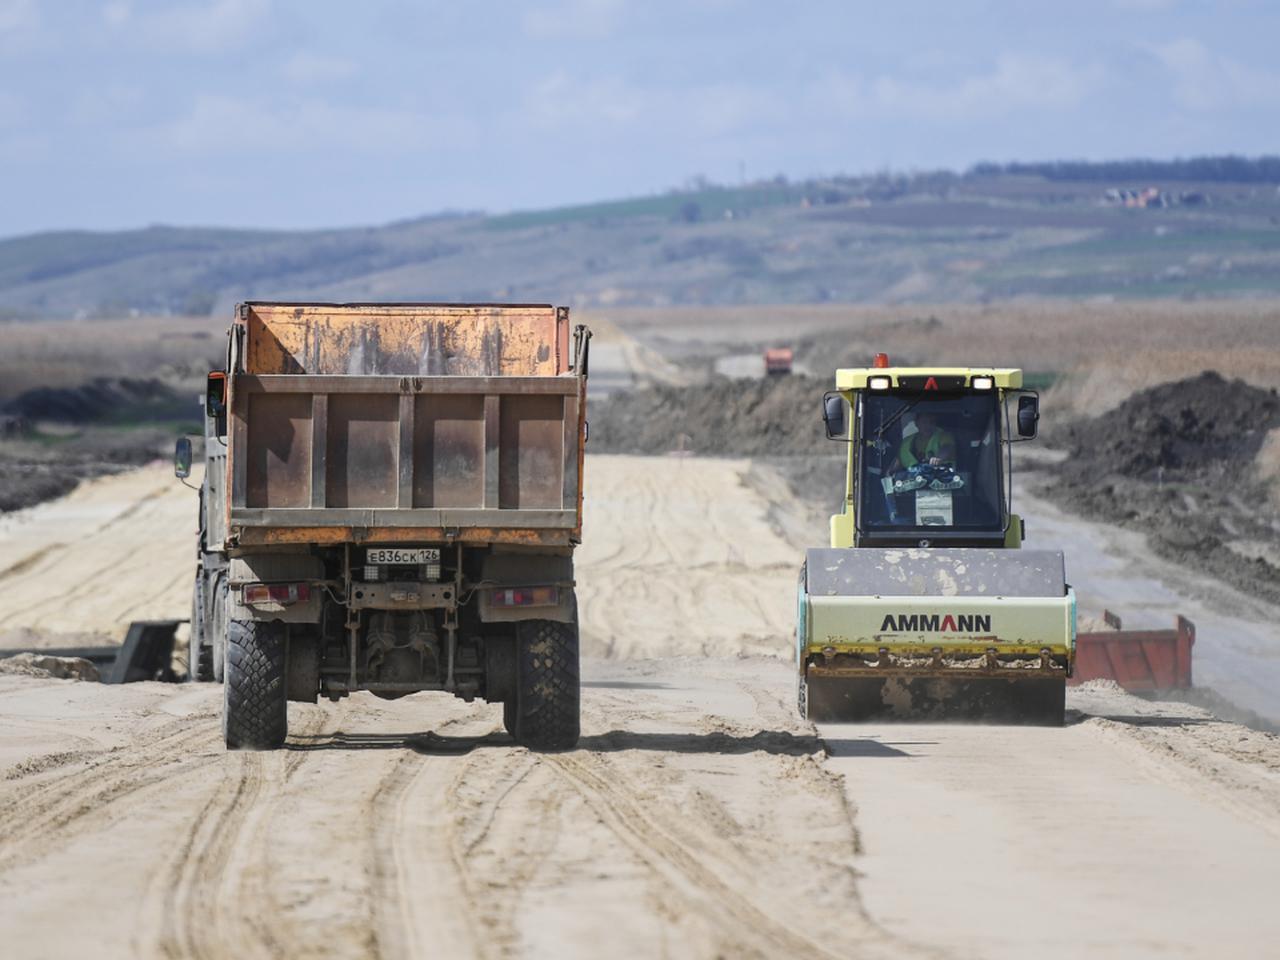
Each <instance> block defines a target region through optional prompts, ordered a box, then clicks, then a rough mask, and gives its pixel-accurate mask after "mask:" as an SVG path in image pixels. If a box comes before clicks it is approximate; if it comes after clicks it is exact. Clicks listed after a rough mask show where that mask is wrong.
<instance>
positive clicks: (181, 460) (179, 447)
mask: <svg viewBox="0 0 1280 960" xmlns="http://www.w3.org/2000/svg"><path fill="white" fill-rule="evenodd" d="M173 475H174V476H175V477H177V478H178V479H179V480H185V479H187V477H189V476H191V440H190V439H189V438H188V437H179V438H178V442H177V443H175V444H174V445H173Z"/></svg>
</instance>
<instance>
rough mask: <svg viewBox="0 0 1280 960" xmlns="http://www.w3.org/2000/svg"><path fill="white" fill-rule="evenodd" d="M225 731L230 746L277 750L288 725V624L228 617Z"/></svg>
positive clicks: (224, 700)
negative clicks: (286, 651) (286, 635)
mask: <svg viewBox="0 0 1280 960" xmlns="http://www.w3.org/2000/svg"><path fill="white" fill-rule="evenodd" d="M223 690H224V696H223V705H222V735H223V738H224V739H225V740H226V744H227V749H229V750H274V749H276V748H277V747H279V746H281V745H282V744H283V743H284V738H285V735H286V734H287V733H288V731H289V720H288V708H289V701H288V699H287V696H286V694H287V690H286V686H285V626H284V624H283V623H279V622H276V621H271V622H267V621H260V620H231V621H229V622H228V623H227V664H226V677H225V679H224V686H223Z"/></svg>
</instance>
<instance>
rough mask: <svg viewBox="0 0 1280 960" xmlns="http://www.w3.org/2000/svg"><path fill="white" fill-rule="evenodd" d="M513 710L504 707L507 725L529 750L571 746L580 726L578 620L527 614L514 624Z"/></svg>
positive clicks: (512, 733) (517, 740)
mask: <svg viewBox="0 0 1280 960" xmlns="http://www.w3.org/2000/svg"><path fill="white" fill-rule="evenodd" d="M516 648H517V662H518V666H517V675H516V700H515V706H514V710H510V709H508V708H504V718H503V719H504V720H506V719H507V717H508V716H509V715H511V714H514V716H513V717H512V719H513V720H514V729H512V726H513V724H512V723H510V722H508V723H507V729H508V730H511V735H512V736H513V737H515V739H516V742H517V743H520V744H522V745H524V746H526V747H528V748H529V749H530V750H546V751H549V750H571V749H573V747H574V746H575V745H577V743H578V736H579V733H580V730H581V727H580V722H581V721H580V718H579V705H580V697H581V689H580V685H579V680H578V624H577V623H576V622H575V623H561V622H559V621H557V620H523V621H521V622H520V623H518V624H516Z"/></svg>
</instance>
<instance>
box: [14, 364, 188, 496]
mask: <svg viewBox="0 0 1280 960" xmlns="http://www.w3.org/2000/svg"><path fill="white" fill-rule="evenodd" d="M200 419H201V413H200V411H199V408H198V407H197V405H196V399H195V397H194V396H189V395H187V394H184V393H181V392H179V391H177V390H175V389H174V388H173V387H171V386H169V385H168V384H166V383H164V382H162V381H160V380H155V379H130V378H127V377H126V378H118V379H111V378H107V377H99V378H97V379H95V380H92V381H89V382H88V383H84V384H81V385H80V386H78V387H40V388H38V389H35V390H28V391H26V392H25V393H22V394H19V395H18V396H17V397H15V398H14V399H13V400H11V401H10V402H9V403H8V405H6V406H5V407H4V409H3V411H0V513H5V512H7V511H11V510H21V509H23V508H25V507H30V506H34V505H35V504H37V503H42V502H44V501H45V500H52V499H53V498H55V497H60V496H62V495H63V494H66V493H69V492H70V491H71V490H73V489H74V488H75V486H76V484H78V483H79V482H80V481H81V480H84V479H86V478H89V477H97V476H101V475H103V474H106V473H116V472H119V471H120V470H125V469H129V468H131V467H137V466H141V465H142V464H144V463H149V462H150V461H152V460H154V459H156V458H157V457H163V456H167V455H168V452H169V451H170V450H172V449H173V438H174V430H175V427H179V426H181V425H182V424H183V423H184V422H185V423H186V424H187V425H188V426H186V427H185V428H184V429H192V428H195V429H199V428H198V427H196V424H198V423H199V422H200ZM52 424H60V425H61V426H59V427H56V428H51V425H52Z"/></svg>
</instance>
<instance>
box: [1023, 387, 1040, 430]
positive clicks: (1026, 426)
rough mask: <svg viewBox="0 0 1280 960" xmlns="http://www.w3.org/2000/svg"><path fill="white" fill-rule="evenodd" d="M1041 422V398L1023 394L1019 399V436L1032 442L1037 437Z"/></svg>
mask: <svg viewBox="0 0 1280 960" xmlns="http://www.w3.org/2000/svg"><path fill="white" fill-rule="evenodd" d="M1039 422H1040V398H1039V397H1038V396H1036V395H1035V394H1034V393H1033V394H1023V395H1022V396H1020V397H1019V398H1018V436H1019V437H1022V438H1023V439H1024V440H1030V439H1032V438H1033V437H1035V435H1036V429H1037V426H1036V425H1037V424H1038V423H1039Z"/></svg>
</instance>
